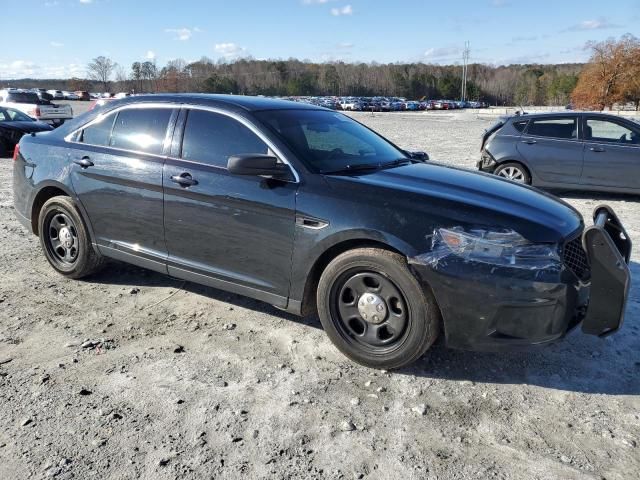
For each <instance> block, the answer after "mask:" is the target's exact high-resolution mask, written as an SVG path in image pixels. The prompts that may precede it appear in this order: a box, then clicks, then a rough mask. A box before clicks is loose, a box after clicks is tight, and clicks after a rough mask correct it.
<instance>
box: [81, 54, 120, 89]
mask: <svg viewBox="0 0 640 480" xmlns="http://www.w3.org/2000/svg"><path fill="white" fill-rule="evenodd" d="M117 66H118V64H117V63H116V62H114V61H113V60H111V59H110V58H108V57H103V56H99V57H96V58H94V59H93V60H92V61H91V63H89V65H87V74H88V75H89V78H91V79H92V80H96V81H98V82H100V83H102V86H103V87H104V91H105V92H106V91H107V90H108V89H109V79H110V78H111V74H112V73H113V72H114V70H115V69H116V67H117Z"/></svg>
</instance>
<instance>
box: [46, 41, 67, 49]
mask: <svg viewBox="0 0 640 480" xmlns="http://www.w3.org/2000/svg"><path fill="white" fill-rule="evenodd" d="M49 45H51V46H52V47H53V48H60V47H64V43H60V42H49Z"/></svg>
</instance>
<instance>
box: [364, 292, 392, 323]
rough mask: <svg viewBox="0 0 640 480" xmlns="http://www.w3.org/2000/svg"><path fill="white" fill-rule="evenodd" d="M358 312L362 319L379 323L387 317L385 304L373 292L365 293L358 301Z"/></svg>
mask: <svg viewBox="0 0 640 480" xmlns="http://www.w3.org/2000/svg"><path fill="white" fill-rule="evenodd" d="M358 312H359V313H360V316H361V317H362V319H363V320H365V321H367V322H369V323H373V324H379V323H382V322H384V320H385V319H386V318H387V304H386V303H385V301H384V300H383V299H382V298H380V297H379V296H378V295H376V294H375V293H365V294H364V295H362V296H361V297H360V300H359V301H358Z"/></svg>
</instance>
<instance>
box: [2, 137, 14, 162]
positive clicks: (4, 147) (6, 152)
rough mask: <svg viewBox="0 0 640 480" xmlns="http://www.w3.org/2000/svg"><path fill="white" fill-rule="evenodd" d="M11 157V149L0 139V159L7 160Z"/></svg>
mask: <svg viewBox="0 0 640 480" xmlns="http://www.w3.org/2000/svg"><path fill="white" fill-rule="evenodd" d="M12 155H13V149H12V148H11V145H10V143H9V141H8V140H5V139H3V138H0V158H5V157H6V158H8V157H11V156H12Z"/></svg>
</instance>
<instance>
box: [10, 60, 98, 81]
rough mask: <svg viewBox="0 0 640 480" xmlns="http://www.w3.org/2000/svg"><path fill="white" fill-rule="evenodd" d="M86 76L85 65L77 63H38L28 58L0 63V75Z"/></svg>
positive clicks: (20, 76)
mask: <svg viewBox="0 0 640 480" xmlns="http://www.w3.org/2000/svg"><path fill="white" fill-rule="evenodd" d="M85 76H86V66H85V65H80V64H77V63H71V64H68V65H62V66H61V65H58V64H56V65H38V64H36V63H34V62H32V61H29V60H14V61H12V62H9V63H0V77H2V78H5V79H16V78H18V79H19V78H72V77H82V78H84V77H85Z"/></svg>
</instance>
